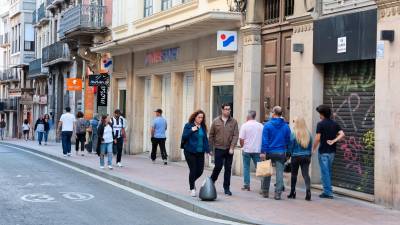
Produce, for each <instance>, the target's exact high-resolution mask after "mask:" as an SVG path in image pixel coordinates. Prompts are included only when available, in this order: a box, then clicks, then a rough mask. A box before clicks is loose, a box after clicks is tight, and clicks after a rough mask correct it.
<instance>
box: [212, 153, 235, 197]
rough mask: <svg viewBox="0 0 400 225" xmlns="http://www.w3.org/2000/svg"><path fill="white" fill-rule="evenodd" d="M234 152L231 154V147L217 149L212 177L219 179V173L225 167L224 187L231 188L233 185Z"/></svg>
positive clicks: (214, 179)
mask: <svg viewBox="0 0 400 225" xmlns="http://www.w3.org/2000/svg"><path fill="white" fill-rule="evenodd" d="M232 161H233V154H232V155H231V154H229V149H215V167H214V170H213V172H212V174H211V179H212V180H213V181H214V183H215V181H217V179H218V176H219V173H220V172H221V170H222V167H224V169H225V172H224V189H226V190H229V186H230V185H231V173H232Z"/></svg>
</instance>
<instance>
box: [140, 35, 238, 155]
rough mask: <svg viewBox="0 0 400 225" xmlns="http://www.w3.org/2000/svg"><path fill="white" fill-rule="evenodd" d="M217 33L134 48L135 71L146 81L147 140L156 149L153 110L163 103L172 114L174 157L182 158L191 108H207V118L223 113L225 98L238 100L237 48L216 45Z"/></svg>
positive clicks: (168, 114)
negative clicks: (223, 48)
mask: <svg viewBox="0 0 400 225" xmlns="http://www.w3.org/2000/svg"><path fill="white" fill-rule="evenodd" d="M216 45H217V38H216V34H212V35H208V36H206V37H203V38H200V39H195V40H190V41H186V42H181V43H177V44H174V45H167V46H163V47H160V48H155V49H149V50H145V51H141V52H137V53H135V62H134V68H133V71H134V75H135V76H136V77H137V78H138V79H139V80H140V83H142V84H143V88H142V89H141V90H140V93H138V96H143V100H144V101H143V102H144V103H143V107H142V108H141V109H140V111H139V112H138V111H137V113H138V115H136V116H139V115H142V116H143V129H142V130H141V132H140V133H142V134H143V140H142V141H141V143H142V145H141V146H140V147H141V148H142V149H143V151H144V152H149V151H151V142H150V138H151V137H150V128H151V123H152V120H153V119H154V112H153V111H154V110H155V109H157V108H161V109H162V110H163V112H164V113H163V116H164V118H165V119H166V120H167V123H168V129H167V142H166V148H167V153H168V155H169V156H170V158H171V159H172V160H177V161H178V160H182V159H183V156H182V153H181V150H180V149H179V145H177V144H176V143H179V141H180V134H181V133H182V129H183V126H184V124H185V123H186V122H187V121H188V119H189V117H190V115H191V113H192V112H193V111H194V110H196V109H202V110H204V111H205V112H206V114H207V115H206V117H207V123H208V124H209V125H210V124H211V121H212V118H215V117H217V116H218V115H219V113H220V110H219V109H220V107H219V106H220V105H221V104H222V103H223V102H227V103H230V104H232V106H233V105H234V104H235V103H234V101H233V99H234V98H233V96H234V84H235V72H234V55H235V52H221V51H217V47H216Z"/></svg>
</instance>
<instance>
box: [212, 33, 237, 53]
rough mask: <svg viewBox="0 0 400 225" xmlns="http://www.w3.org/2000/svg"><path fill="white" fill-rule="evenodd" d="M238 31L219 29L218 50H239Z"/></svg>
mask: <svg viewBox="0 0 400 225" xmlns="http://www.w3.org/2000/svg"><path fill="white" fill-rule="evenodd" d="M237 43H238V42H237V32H236V31H218V33H217V50H218V51H237Z"/></svg>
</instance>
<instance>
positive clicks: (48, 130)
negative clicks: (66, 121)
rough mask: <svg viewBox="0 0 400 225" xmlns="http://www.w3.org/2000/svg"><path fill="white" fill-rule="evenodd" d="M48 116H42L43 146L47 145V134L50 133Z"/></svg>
mask: <svg viewBox="0 0 400 225" xmlns="http://www.w3.org/2000/svg"><path fill="white" fill-rule="evenodd" d="M50 128H51V127H50V115H49V114H45V115H44V133H43V135H44V145H47V141H48V139H49V132H50Z"/></svg>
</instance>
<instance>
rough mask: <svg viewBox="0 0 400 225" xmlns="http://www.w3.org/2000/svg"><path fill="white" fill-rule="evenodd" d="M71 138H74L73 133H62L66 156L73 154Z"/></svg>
mask: <svg viewBox="0 0 400 225" xmlns="http://www.w3.org/2000/svg"><path fill="white" fill-rule="evenodd" d="M71 137H72V131H62V132H61V142H62V148H63V154H64V155H66V154H68V153H71Z"/></svg>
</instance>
